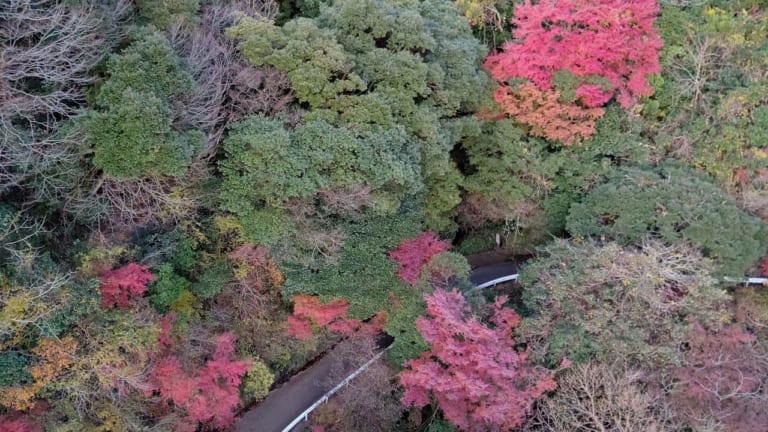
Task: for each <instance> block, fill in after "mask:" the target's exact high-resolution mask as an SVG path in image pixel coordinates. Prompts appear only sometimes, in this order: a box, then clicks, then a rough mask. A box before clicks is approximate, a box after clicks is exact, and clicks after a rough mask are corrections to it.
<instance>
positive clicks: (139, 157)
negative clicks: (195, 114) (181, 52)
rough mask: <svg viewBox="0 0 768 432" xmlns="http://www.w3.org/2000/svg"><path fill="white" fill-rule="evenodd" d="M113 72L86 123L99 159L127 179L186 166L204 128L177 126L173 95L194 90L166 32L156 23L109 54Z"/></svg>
mask: <svg viewBox="0 0 768 432" xmlns="http://www.w3.org/2000/svg"><path fill="white" fill-rule="evenodd" d="M106 70H107V75H108V78H107V80H106V81H105V82H104V84H102V85H101V86H100V87H99V88H98V92H97V94H96V97H95V102H96V105H97V106H98V107H99V110H97V111H92V112H91V113H90V115H88V116H87V118H86V121H85V124H86V129H87V134H88V139H89V142H90V144H91V145H92V146H93V151H94V156H93V164H94V165H95V166H96V167H98V168H100V169H103V170H104V171H105V172H106V173H107V174H109V175H111V176H114V177H118V178H125V179H135V178H140V177H145V176H160V175H171V176H177V175H180V174H182V173H183V172H184V170H185V169H186V167H187V165H188V164H189V161H190V160H191V158H192V156H193V155H194V153H195V152H196V151H197V150H198V149H199V148H201V146H202V144H203V142H204V134H203V133H202V132H201V131H197V130H188V131H184V132H179V131H177V130H176V129H175V128H174V127H172V123H173V120H174V113H173V109H172V103H171V98H173V97H175V96H178V95H180V94H182V93H184V92H186V91H188V90H189V89H190V88H191V86H192V78H191V77H190V76H189V74H187V73H186V72H183V71H182V69H181V67H180V66H179V64H178V61H177V59H176V57H175V55H174V53H173V50H172V49H171V47H170V44H169V43H168V41H167V40H166V39H165V37H164V36H163V35H161V34H160V33H157V32H155V31H152V30H150V29H142V30H140V31H137V32H136V33H135V34H134V40H133V41H132V43H131V44H130V45H129V46H128V47H127V48H125V49H124V50H123V51H121V52H120V53H119V54H113V55H112V56H110V58H109V59H108V60H107V63H106Z"/></svg>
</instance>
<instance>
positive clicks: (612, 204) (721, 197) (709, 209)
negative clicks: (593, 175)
mask: <svg viewBox="0 0 768 432" xmlns="http://www.w3.org/2000/svg"><path fill="white" fill-rule="evenodd" d="M567 229H568V231H569V232H570V233H571V234H572V235H576V236H605V237H606V238H609V239H616V240H618V241H620V242H622V243H624V244H632V243H637V242H638V241H640V240H641V239H642V238H644V237H645V236H646V235H648V234H649V233H650V234H651V235H654V236H657V237H658V238H660V239H662V240H663V241H665V242H667V243H670V244H676V243H680V242H682V241H687V242H690V243H691V244H693V245H695V246H698V247H700V248H702V250H703V251H704V254H705V255H706V256H707V257H709V258H711V259H712V260H713V261H714V263H715V264H716V269H715V270H716V273H717V274H720V275H728V276H743V274H744V271H745V270H746V269H747V268H748V267H749V266H750V265H752V264H753V263H754V262H755V261H757V259H758V258H759V257H760V256H762V255H763V254H764V253H765V244H766V238H767V231H766V226H765V224H764V223H763V222H762V221H761V220H760V219H758V218H756V217H754V216H751V215H749V214H747V213H745V212H744V211H742V210H741V209H739V207H738V206H737V205H736V202H735V201H734V199H733V198H731V197H730V196H728V195H727V194H726V193H725V192H724V191H723V190H722V189H720V188H719V187H718V186H716V185H715V184H714V183H712V181H711V180H710V179H709V178H708V177H706V176H704V175H702V174H699V173H697V172H695V171H692V170H690V169H686V168H680V167H675V166H671V165H664V166H660V167H659V168H656V169H653V170H642V169H639V168H625V169H622V170H619V171H617V172H616V173H614V174H613V175H612V176H610V177H609V180H608V181H607V182H606V183H605V184H602V185H600V186H597V187H595V188H594V189H593V190H592V191H591V192H590V193H589V194H588V195H587V196H586V197H585V198H584V200H583V201H582V202H581V203H577V204H574V205H573V206H571V210H570V213H569V215H568V222H567Z"/></svg>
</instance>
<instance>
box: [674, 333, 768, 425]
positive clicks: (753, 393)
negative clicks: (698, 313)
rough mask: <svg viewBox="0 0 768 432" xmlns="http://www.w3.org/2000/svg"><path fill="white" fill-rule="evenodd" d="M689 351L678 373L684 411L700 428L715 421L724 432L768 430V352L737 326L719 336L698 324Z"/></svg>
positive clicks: (679, 398) (679, 400) (678, 399)
mask: <svg viewBox="0 0 768 432" xmlns="http://www.w3.org/2000/svg"><path fill="white" fill-rule="evenodd" d="M688 346H689V349H688V351H686V352H685V356H684V361H683V363H682V365H681V366H678V367H676V368H675V370H674V376H675V378H676V379H677V386H676V388H675V391H674V393H673V400H674V401H675V403H676V405H677V407H678V411H679V412H681V413H682V414H683V415H684V416H687V417H689V418H690V419H691V420H693V421H694V422H695V421H696V420H698V419H700V418H706V417H707V416H712V417H714V418H716V419H717V420H718V422H719V423H720V424H721V427H722V430H723V431H728V432H731V431H733V432H736V431H750V430H755V431H756V430H762V428H764V427H765V425H768V411H766V410H765V407H766V406H768V352H765V350H764V349H761V348H760V347H759V345H756V344H755V336H754V335H752V334H750V333H747V332H745V331H744V330H742V328H741V326H740V325H738V324H731V325H729V326H727V327H725V328H723V329H721V330H720V331H718V332H714V331H711V330H708V329H706V328H704V327H703V326H702V325H700V324H699V323H694V324H693V329H692V331H691V333H690V335H689V340H688Z"/></svg>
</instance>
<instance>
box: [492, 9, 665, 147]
mask: <svg viewBox="0 0 768 432" xmlns="http://www.w3.org/2000/svg"><path fill="white" fill-rule="evenodd" d="M658 13H659V5H658V1H657V0H631V1H626V0H539V1H536V2H532V1H531V0H526V1H525V2H524V3H521V4H518V5H516V6H515V15H514V18H513V20H512V23H513V24H514V27H515V28H514V30H513V32H512V35H513V40H511V41H510V42H507V43H506V44H504V46H503V48H502V50H501V52H499V53H496V54H492V55H490V56H488V58H487V59H486V64H485V66H486V68H487V69H488V71H489V72H490V74H491V76H492V77H493V78H494V79H495V80H497V81H498V82H499V84H500V87H499V89H498V90H497V92H496V100H497V102H498V103H499V105H500V106H501V107H502V109H503V110H504V111H505V112H507V114H509V115H510V116H512V117H513V118H516V119H518V120H519V121H520V122H521V123H528V124H530V125H531V126H533V128H534V130H533V131H532V133H534V134H536V135H541V136H544V137H547V138H550V139H556V140H559V141H562V142H563V143H565V144H570V143H573V142H577V141H579V140H580V139H582V138H587V137H588V136H589V135H591V134H592V133H594V122H595V115H596V114H599V115H598V117H599V116H600V115H602V111H601V110H600V109H599V107H601V106H603V105H605V104H606V103H607V102H608V101H609V100H611V99H612V98H614V97H615V98H616V100H617V101H618V102H619V104H620V105H621V106H622V107H624V108H629V107H631V106H632V105H633V104H634V103H635V101H636V99H637V98H638V97H641V96H649V95H650V94H652V92H653V88H652V87H651V85H650V84H649V83H648V76H649V75H650V74H655V73H658V72H659V71H660V70H661V67H660V64H659V52H660V51H661V48H662V40H661V38H660V37H659V35H658V33H657V31H656V29H655V28H654V23H655V21H656V16H657V15H658ZM558 77H560V78H561V79H560V80H559V81H560V82H559V83H558V82H556V81H558V79H557V78H558ZM513 80H515V81H518V82H522V84H511V83H509V81H513ZM526 84H532V85H534V86H535V87H536V88H537V89H538V90H540V91H542V92H551V93H553V94H555V92H558V93H557V95H556V96H555V97H554V98H552V97H549V98H545V97H544V96H543V95H537V94H533V93H535V92H533V93H532V91H531V89H530V88H526V87H525V86H526ZM558 84H559V85H558ZM558 87H560V88H558ZM522 90H525V93H526V94H525V95H519V96H517V97H511V96H510V93H512V94H514V93H516V92H520V91H522ZM566 93H567V95H566ZM553 99H556V101H554V100H553ZM521 100H522V101H524V102H529V105H530V106H529V107H528V108H527V109H521V108H519V107H516V104H515V103H514V102H519V101H521ZM537 100H538V101H540V100H547V103H546V104H543V106H542V107H541V109H540V108H539V107H538V105H539V104H538V102H537ZM555 102H557V103H555ZM579 109H581V110H586V113H585V114H584V115H578V114H577V112H578V111H577V110H579ZM553 114H554V115H557V117H556V119H555V120H556V121H552V119H551V118H550V117H551V116H552V115H553ZM564 122H565V125H566V128H565V129H563V128H562V124H563V123H564ZM558 125H559V126H560V127H559V128H558V127H555V126H558ZM569 129H572V133H571V134H566V133H564V132H565V131H567V130H569Z"/></svg>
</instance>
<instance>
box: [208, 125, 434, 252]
mask: <svg viewBox="0 0 768 432" xmlns="http://www.w3.org/2000/svg"><path fill="white" fill-rule="evenodd" d="M224 152H225V154H226V156H227V157H226V159H224V160H223V161H221V162H220V164H219V168H220V170H221V172H222V174H223V175H224V183H223V185H222V193H221V203H222V208H223V209H224V210H227V211H230V212H232V213H235V214H236V215H238V216H240V221H241V223H242V225H243V228H244V229H245V231H246V234H248V235H249V237H250V238H251V239H252V240H253V241H254V242H257V243H270V242H272V241H273V240H275V239H277V238H278V237H279V236H282V235H285V234H287V233H288V231H289V230H290V221H289V219H288V216H287V215H286V214H285V213H284V212H283V211H282V210H281V209H282V208H283V207H284V204H285V202H286V201H287V200H288V199H290V198H305V197H308V196H311V195H313V194H314V193H315V192H316V191H317V190H318V189H339V188H344V187H348V186H353V185H357V184H365V185H368V186H370V187H371V188H372V189H373V190H374V191H379V192H381V193H384V194H385V195H388V196H390V197H392V198H393V199H395V201H396V202H397V201H398V200H399V199H400V198H401V197H402V196H403V194H404V193H406V192H408V191H410V192H413V191H417V190H419V189H420V188H421V185H420V168H419V165H418V158H419V155H418V145H416V144H415V143H414V142H413V141H412V140H411V139H410V138H409V136H408V135H407V134H406V133H405V132H404V131H403V129H402V127H389V128H379V127H374V128H372V129H371V130H369V131H364V132H360V133H355V132H354V131H352V130H351V129H348V128H345V127H336V126H332V125H330V124H328V123H327V122H325V121H322V120H315V121H306V122H303V123H301V124H299V125H298V126H297V127H296V128H295V129H294V130H292V131H288V130H286V129H284V128H283V125H282V123H281V122H280V120H279V119H267V118H264V117H253V118H251V119H248V120H246V121H243V122H241V123H239V124H237V125H235V127H234V128H233V131H232V132H231V133H230V135H229V136H228V137H227V139H226V140H225V141H224ZM396 207H397V206H396Z"/></svg>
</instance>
